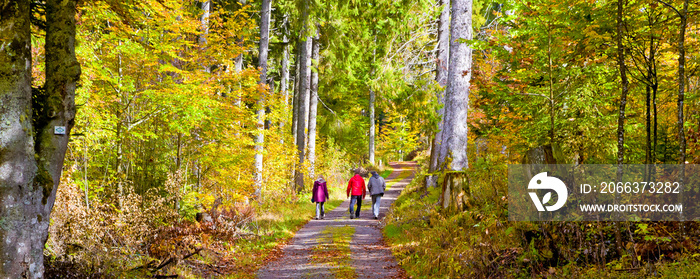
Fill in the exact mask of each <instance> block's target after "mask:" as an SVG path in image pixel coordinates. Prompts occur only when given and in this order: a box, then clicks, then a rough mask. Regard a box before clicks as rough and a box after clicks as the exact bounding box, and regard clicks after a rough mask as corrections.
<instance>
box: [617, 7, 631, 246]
mask: <svg viewBox="0 0 700 279" xmlns="http://www.w3.org/2000/svg"><path fill="white" fill-rule="evenodd" d="M623 5H624V0H618V1H617V32H616V33H617V34H616V35H617V36H616V40H617V64H618V66H619V70H620V81H621V83H622V84H621V89H622V90H621V91H622V92H621V93H620V109H619V114H618V118H617V181H618V182H619V181H622V164H623V163H624V159H625V106H626V105H627V93H628V91H629V80H628V79H627V67H626V65H625V50H624V47H623V45H622V32H623V29H624V23H623V17H622V10H623ZM614 198H615V203H617V195H615V197H614ZM615 226H616V227H617V228H618V229H616V230H615V245H616V247H617V252H618V254H619V255H620V256H622V255H624V252H623V249H622V237H621V236H620V226H619V223H616V224H615Z"/></svg>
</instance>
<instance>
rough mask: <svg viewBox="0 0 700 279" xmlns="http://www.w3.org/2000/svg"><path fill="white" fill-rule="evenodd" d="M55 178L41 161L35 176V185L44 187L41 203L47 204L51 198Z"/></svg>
mask: <svg viewBox="0 0 700 279" xmlns="http://www.w3.org/2000/svg"><path fill="white" fill-rule="evenodd" d="M53 182H54V181H53V178H52V177H51V173H49V171H48V170H47V169H46V167H44V165H43V164H41V163H39V169H38V170H37V172H36V177H35V178H34V185H37V186H39V187H41V188H42V194H43V196H42V198H41V203H42V204H46V202H47V201H48V199H49V196H50V195H51V192H53V184H54V183H53Z"/></svg>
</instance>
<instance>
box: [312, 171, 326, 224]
mask: <svg viewBox="0 0 700 279" xmlns="http://www.w3.org/2000/svg"><path fill="white" fill-rule="evenodd" d="M328 197H329V196H328V187H326V180H324V179H323V175H319V176H318V179H317V180H316V181H314V188H313V190H311V202H315V203H316V220H318V219H319V218H321V219H323V217H325V216H326V212H325V211H324V208H323V203H324V202H326V201H327V200H328Z"/></svg>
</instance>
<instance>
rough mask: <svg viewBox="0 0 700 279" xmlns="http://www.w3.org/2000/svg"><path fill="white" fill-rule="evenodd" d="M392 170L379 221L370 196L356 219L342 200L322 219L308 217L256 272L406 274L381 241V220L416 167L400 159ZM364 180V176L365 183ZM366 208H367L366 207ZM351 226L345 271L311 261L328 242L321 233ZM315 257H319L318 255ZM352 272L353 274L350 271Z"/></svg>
mask: <svg viewBox="0 0 700 279" xmlns="http://www.w3.org/2000/svg"><path fill="white" fill-rule="evenodd" d="M389 165H390V166H391V167H392V168H393V169H394V171H393V172H392V173H391V174H390V175H389V177H388V178H387V179H386V182H387V186H389V184H390V183H393V182H396V183H394V184H393V185H391V186H390V188H389V189H388V190H387V191H386V192H385V193H384V197H382V200H381V206H380V210H379V220H374V218H373V216H372V211H371V205H372V199H370V197H369V195H368V196H367V198H366V199H365V200H363V201H362V212H361V213H360V218H359V219H350V218H349V216H350V215H349V213H348V206H349V201H347V200H346V201H345V202H343V203H342V204H341V205H340V206H338V207H337V208H335V209H334V210H333V211H330V212H326V218H325V219H324V220H311V221H309V223H308V224H306V226H304V227H303V228H301V229H300V230H299V231H298V232H297V234H296V235H295V236H294V238H293V239H292V240H291V241H290V242H289V244H287V245H286V246H284V248H282V253H283V254H282V256H281V257H279V258H277V259H276V260H275V261H273V262H270V263H269V264H267V265H266V266H264V267H263V268H261V269H260V271H258V273H257V277H258V278H335V277H357V278H405V277H406V276H405V273H404V271H403V270H402V269H401V267H399V266H398V265H397V264H396V260H395V259H394V257H393V256H392V255H391V250H390V249H389V247H388V246H387V245H386V244H385V243H384V240H383V236H382V231H381V228H380V227H379V223H380V221H382V219H383V218H384V216H385V215H386V212H387V210H389V208H390V207H391V204H392V203H393V202H394V200H396V198H397V197H398V196H399V194H400V193H401V191H402V190H403V189H404V187H405V186H406V185H408V183H409V182H411V180H412V179H413V171H414V170H415V163H414V162H400V163H390V164H389ZM403 171H407V172H411V175H410V176H408V177H406V178H405V179H403V180H401V181H394V180H395V179H396V178H397V177H398V176H399V175H400V173H401V172H403ZM366 182H367V179H365V183H366ZM365 207H367V209H365ZM346 226H348V227H351V228H352V229H354V234H353V235H352V237H351V239H350V247H349V248H350V255H349V258H350V260H349V261H347V263H346V265H348V266H347V267H344V270H345V271H347V270H351V273H350V274H351V276H348V273H347V272H345V273H343V272H340V271H339V266H337V265H331V264H328V263H318V261H319V260H318V259H316V260H313V259H312V254H313V253H315V250H314V247H317V246H318V245H319V244H321V243H320V242H322V241H330V240H329V237H327V236H326V237H324V234H323V232H324V231H325V232H328V231H329V230H332V229H333V228H346V229H348V227H346ZM317 257H318V256H317ZM352 271H354V274H353V273H352Z"/></svg>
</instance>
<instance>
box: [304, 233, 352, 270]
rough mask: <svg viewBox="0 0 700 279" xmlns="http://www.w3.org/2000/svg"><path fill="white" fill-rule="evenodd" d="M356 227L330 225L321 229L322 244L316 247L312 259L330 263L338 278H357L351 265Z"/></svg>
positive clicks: (319, 262) (320, 262)
mask: <svg viewBox="0 0 700 279" xmlns="http://www.w3.org/2000/svg"><path fill="white" fill-rule="evenodd" d="M353 234H355V227H351V226H347V225H345V226H328V227H326V228H325V229H324V230H323V231H321V239H320V244H319V245H317V246H316V247H314V249H313V252H312V253H313V254H312V255H311V261H312V262H313V263H317V264H324V265H329V266H330V267H331V268H332V270H333V273H334V275H335V277H336V278H356V277H357V276H356V274H355V269H354V268H353V267H352V266H351V262H352V259H351V258H350V241H351V240H352V235H353Z"/></svg>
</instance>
